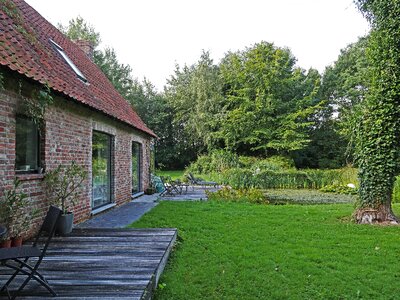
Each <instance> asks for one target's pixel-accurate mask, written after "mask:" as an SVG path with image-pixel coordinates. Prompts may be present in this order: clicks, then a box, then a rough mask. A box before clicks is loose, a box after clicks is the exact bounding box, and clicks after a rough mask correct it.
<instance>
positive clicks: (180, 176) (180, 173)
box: [156, 170, 185, 180]
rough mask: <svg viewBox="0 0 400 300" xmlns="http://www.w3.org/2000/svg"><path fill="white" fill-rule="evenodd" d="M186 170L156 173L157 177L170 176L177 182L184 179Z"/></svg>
mask: <svg viewBox="0 0 400 300" xmlns="http://www.w3.org/2000/svg"><path fill="white" fill-rule="evenodd" d="M184 172H185V171H184V170H165V171H164V170H163V171H161V170H157V171H156V175H157V176H169V177H171V179H172V180H176V179H181V180H182V179H183V177H184V176H183V175H184Z"/></svg>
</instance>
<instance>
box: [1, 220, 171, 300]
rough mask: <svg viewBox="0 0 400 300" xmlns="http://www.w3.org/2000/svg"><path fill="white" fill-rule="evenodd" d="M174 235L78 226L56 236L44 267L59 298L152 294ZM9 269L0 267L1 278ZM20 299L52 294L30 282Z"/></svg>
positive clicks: (104, 298)
mask: <svg viewBox="0 0 400 300" xmlns="http://www.w3.org/2000/svg"><path fill="white" fill-rule="evenodd" d="M176 235H177V231H176V229H173V228H167V229H114V228H113V229H111V228H105V229H104V228H103V229H95V228H93V229H91V228H77V229H74V231H73V232H72V234H71V235H70V236H68V237H55V238H54V239H53V241H52V243H51V245H50V248H49V249H48V251H47V255H46V258H45V259H44V261H43V262H42V264H41V266H40V270H41V272H42V274H44V276H45V277H46V278H47V280H48V281H49V283H50V285H51V286H52V287H53V288H54V290H55V291H56V292H57V294H58V297H57V298H56V299H63V300H69V299H101V300H107V299H121V300H125V299H138V300H139V299H151V296H152V293H153V291H152V289H153V287H154V286H156V285H157V282H158V279H159V277H160V274H161V272H162V271H163V269H164V266H165V264H166V261H167V259H168V257H169V254H170V251H171V249H172V246H173V244H174V242H175V240H176ZM10 274H11V271H10V270H8V269H5V268H2V267H1V266H0V282H1V283H3V282H5V281H6V280H7V278H8V277H9V276H10ZM23 279H24V276H21V277H20V278H18V280H17V281H16V282H15V286H18V283H20V282H21V281H22V280H23ZM15 286H12V287H11V289H12V288H13V287H15ZM0 299H7V297H5V296H4V295H3V296H0ZM18 299H29V300H35V299H54V297H51V295H50V294H48V293H47V291H46V290H45V289H44V288H43V287H41V286H39V285H38V284H37V283H36V282H35V281H31V282H30V284H29V285H28V286H27V287H26V288H25V289H24V295H23V296H22V297H18Z"/></svg>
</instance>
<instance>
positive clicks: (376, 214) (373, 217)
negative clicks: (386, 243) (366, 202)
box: [354, 203, 400, 225]
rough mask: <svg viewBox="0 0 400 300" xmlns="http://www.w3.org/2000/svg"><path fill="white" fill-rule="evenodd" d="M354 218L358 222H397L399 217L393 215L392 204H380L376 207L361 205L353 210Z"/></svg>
mask: <svg viewBox="0 0 400 300" xmlns="http://www.w3.org/2000/svg"><path fill="white" fill-rule="evenodd" d="M354 219H355V220H356V222H357V223H358V224H378V223H379V224H388V225H389V224H392V225H396V224H399V223H400V222H399V219H398V218H397V217H396V216H395V215H394V213H393V211H392V206H391V205H390V203H389V204H386V205H385V204H381V205H379V206H378V207H377V208H372V207H362V208H358V209H357V210H356V211H355V212H354Z"/></svg>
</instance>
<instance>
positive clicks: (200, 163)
mask: <svg viewBox="0 0 400 300" xmlns="http://www.w3.org/2000/svg"><path fill="white" fill-rule="evenodd" d="M237 167H240V162H239V156H238V155H237V154H234V153H231V152H228V151H224V150H214V151H212V152H211V153H210V154H208V155H201V156H199V157H198V159H197V161H196V162H194V163H191V164H190V166H189V167H188V169H187V171H188V172H192V173H197V174H208V173H212V172H222V171H225V170H228V169H230V168H237Z"/></svg>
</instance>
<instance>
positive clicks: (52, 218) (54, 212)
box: [0, 206, 62, 299]
mask: <svg viewBox="0 0 400 300" xmlns="http://www.w3.org/2000/svg"><path fill="white" fill-rule="evenodd" d="M61 213H62V211H61V210H60V209H59V208H57V207H55V206H50V208H49V211H48V212H47V215H46V217H45V219H44V221H43V224H42V226H41V228H40V230H39V232H38V234H37V236H36V238H35V240H34V242H33V244H32V246H21V247H13V248H2V249H0V265H1V266H4V267H7V268H10V269H12V270H14V271H15V272H14V273H13V274H12V276H11V277H10V279H8V281H7V282H6V283H5V284H4V285H3V287H2V288H1V290H0V291H1V292H4V291H5V292H6V293H7V296H8V299H15V298H16V297H17V296H18V295H19V294H20V293H21V291H22V290H23V289H24V287H25V286H26V285H27V284H28V283H29V281H30V280H31V279H35V280H36V281H37V282H38V283H40V284H41V285H42V286H44V287H45V288H46V289H47V290H48V291H49V292H50V293H51V294H52V295H53V296H57V294H56V292H55V291H54V290H53V289H52V288H51V287H50V285H49V283H48V282H47V280H46V279H45V278H44V277H43V275H41V274H40V273H39V272H38V268H39V266H40V264H41V262H42V260H43V258H44V256H45V254H46V250H47V248H48V246H49V244H50V241H51V239H52V237H53V236H54V232H55V230H56V224H57V221H58V219H59V218H60V216H61ZM44 233H47V235H48V236H47V238H46V239H45V242H44V245H43V248H41V249H40V248H39V247H38V242H39V239H40V238H41V237H42V235H43V234H44ZM30 258H35V261H34V262H33V263H32V264H29V263H28V261H29V259H30ZM18 275H26V276H27V278H26V279H25V280H24V281H23V282H22V284H21V285H20V286H19V288H18V289H17V290H16V291H15V292H12V293H11V292H10V290H9V286H10V284H11V283H12V282H13V280H14V279H15V278H16V277H17V276H18Z"/></svg>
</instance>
